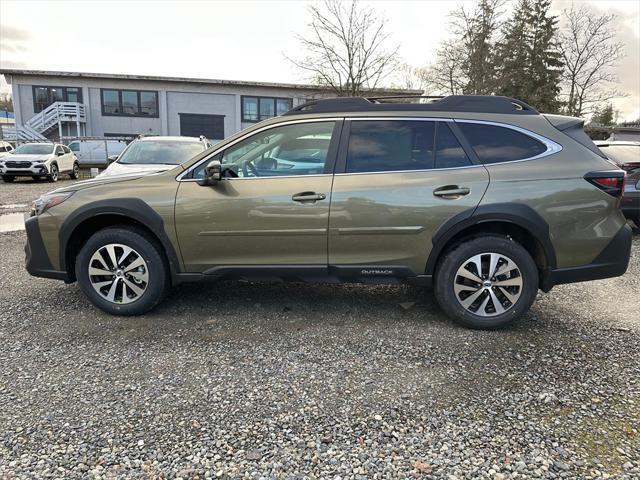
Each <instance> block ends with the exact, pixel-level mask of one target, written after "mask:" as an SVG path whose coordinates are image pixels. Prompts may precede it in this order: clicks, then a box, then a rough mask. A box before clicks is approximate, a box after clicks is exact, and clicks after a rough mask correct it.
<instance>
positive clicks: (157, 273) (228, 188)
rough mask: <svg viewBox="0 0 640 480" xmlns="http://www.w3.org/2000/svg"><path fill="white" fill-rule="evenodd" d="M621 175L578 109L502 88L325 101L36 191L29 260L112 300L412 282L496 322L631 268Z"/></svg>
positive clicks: (144, 306)
mask: <svg viewBox="0 0 640 480" xmlns="http://www.w3.org/2000/svg"><path fill="white" fill-rule="evenodd" d="M623 184H624V172H623V171H621V170H619V169H617V168H616V167H615V166H614V165H613V164H612V163H610V162H609V161H608V160H607V159H606V158H605V156H604V155H603V154H602V153H601V152H600V151H599V150H598V149H597V148H596V147H595V146H594V144H593V143H592V142H591V141H590V140H589V138H588V137H587V136H586V135H585V134H584V132H583V130H582V120H580V119H576V118H570V117H561V116H553V115H542V114H539V113H538V112H537V111H536V110H534V109H533V108H532V107H530V106H529V105H527V104H525V103H523V102H520V101H518V100H514V99H511V98H506V97H495V96H449V97H445V98H442V99H440V100H437V101H433V102H431V103H388V102H387V103H385V102H381V101H379V100H375V99H365V98H342V99H327V100H319V101H315V102H310V103H307V104H304V105H301V106H299V107H296V108H294V109H293V110H291V111H289V112H287V113H286V114H285V115H283V116H281V117H277V118H274V119H271V120H268V121H265V122H262V123H259V124H257V125H255V126H254V127H252V128H249V129H247V130H244V131H242V132H240V133H238V134H236V135H234V136H232V137H230V138H228V139H227V140H225V141H223V142H220V143H219V144H217V145H215V146H214V147H212V148H210V149H209V150H207V151H205V152H203V153H202V154H200V155H198V156H197V157H195V158H192V159H185V163H183V164H182V165H181V166H177V167H175V168H173V169H171V170H168V171H165V172H160V173H152V174H146V175H142V174H139V175H133V176H126V177H107V178H104V179H97V180H90V181H85V182H80V183H76V184H75V185H71V186H68V187H65V188H62V189H59V190H56V191H54V192H52V193H49V194H47V195H44V196H43V197H41V198H40V199H38V200H37V201H36V202H35V204H34V210H33V216H32V218H30V219H29V220H28V221H27V222H26V230H27V246H26V253H27V260H26V263H27V270H28V271H29V272H30V273H31V274H32V275H36V276H41V277H47V278H56V279H60V280H64V281H65V282H73V281H76V280H77V281H78V283H79V284H80V287H81V289H82V290H83V292H84V293H85V294H86V295H87V297H88V298H89V300H91V302H93V303H94V304H95V305H96V306H98V307H99V308H101V309H102V310H104V311H106V312H109V313H112V314H117V315H136V314H141V313H144V312H146V311H148V310H149V309H151V308H153V307H154V306H155V305H156V304H158V302H160V301H161V299H162V298H163V296H164V295H165V293H166V292H167V290H168V289H169V287H170V286H172V285H175V284H178V283H181V282H186V281H201V280H205V279H221V278H236V279H238V278H241V279H248V280H272V279H279V280H292V281H305V282H366V283H409V284H413V285H421V286H433V287H434V290H435V295H436V298H437V300H438V302H439V304H440V306H441V308H442V309H443V310H444V311H445V312H446V313H447V315H449V316H450V317H451V318H453V319H455V320H457V321H459V322H461V323H462V324H464V325H467V326H470V327H475V328H495V327H500V326H503V325H505V324H507V323H509V322H511V321H512V320H514V319H516V318H518V317H520V316H521V315H522V314H523V313H525V312H526V311H527V310H528V309H529V308H530V307H531V304H532V303H533V301H534V299H535V297H536V293H537V291H538V289H541V290H543V291H545V292H547V291H549V290H550V289H551V288H552V287H553V286H554V285H557V284H562V283H569V282H578V281H584V280H593V279H598V278H605V277H612V276H617V275H622V274H623V273H624V272H625V270H626V268H627V264H628V261H629V254H630V248H631V230H630V228H629V227H628V226H627V225H626V222H625V219H624V217H623V215H622V213H621V212H620V210H619V203H620V196H621V193H622V190H623Z"/></svg>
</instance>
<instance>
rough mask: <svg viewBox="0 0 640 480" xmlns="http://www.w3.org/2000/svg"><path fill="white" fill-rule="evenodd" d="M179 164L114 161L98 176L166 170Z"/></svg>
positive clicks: (143, 173)
mask: <svg viewBox="0 0 640 480" xmlns="http://www.w3.org/2000/svg"><path fill="white" fill-rule="evenodd" d="M177 166H178V165H164V164H152V165H140V164H130V165H129V164H124V163H118V162H114V163H112V164H111V165H109V166H108V167H107V169H106V170H105V171H104V172H102V173H101V174H100V175H98V176H97V177H96V178H105V177H112V176H114V175H131V174H142V175H145V174H149V173H153V172H166V171H167V170H171V169H172V168H176V167H177Z"/></svg>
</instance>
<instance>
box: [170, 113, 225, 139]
mask: <svg viewBox="0 0 640 480" xmlns="http://www.w3.org/2000/svg"><path fill="white" fill-rule="evenodd" d="M179 115H180V135H183V136H185V137H199V136H200V135H204V136H205V137H206V138H207V139H209V140H222V139H223V138H224V115H201V114H197V113H180V114H179Z"/></svg>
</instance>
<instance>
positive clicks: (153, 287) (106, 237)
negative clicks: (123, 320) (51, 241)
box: [75, 226, 170, 316]
mask: <svg viewBox="0 0 640 480" xmlns="http://www.w3.org/2000/svg"><path fill="white" fill-rule="evenodd" d="M110 246H113V256H115V258H116V263H119V267H118V268H114V265H113V264H112V261H111V259H112V258H113V256H112V255H111V254H110V252H109V250H110V249H111V247H110ZM125 249H132V251H131V252H128V253H127V255H125ZM140 260H142V262H140ZM120 262H122V263H120ZM134 264H135V265H134ZM90 267H92V270H91V271H92V272H93V273H94V274H96V273H99V272H104V271H109V272H112V273H109V274H108V275H90V273H89V268H90ZM100 267H102V268H100ZM97 269H99V270H97ZM127 269H131V270H127ZM75 271H76V278H77V279H78V283H79V285H80V288H81V289H82V291H83V292H84V294H85V295H86V296H87V297H88V298H89V300H90V301H91V303H93V304H94V305H95V306H96V307H98V308H100V309H101V310H103V311H105V312H107V313H110V314H112V315H122V316H130V315H141V314H143V313H146V312H148V311H149V310H151V309H152V308H154V307H155V306H156V305H157V304H158V303H159V302H160V301H161V300H162V298H163V297H164V295H165V293H166V291H167V290H168V288H169V285H170V279H169V268H168V266H167V263H166V261H165V259H164V256H163V254H162V250H161V247H160V246H159V245H158V243H157V242H156V241H155V240H154V239H153V238H152V237H151V236H150V235H149V234H148V233H147V232H145V231H144V230H141V229H138V228H135V227H128V226H121V227H109V228H105V229H103V230H99V231H98V232H96V233H95V234H93V236H92V237H91V238H89V240H88V241H87V242H86V243H85V244H84V246H83V247H82V249H81V250H80V252H79V253H78V256H77V257H76V265H75ZM126 272H129V273H126ZM145 274H146V281H145ZM138 282H139V283H138ZM114 283H116V284H117V285H116V286H115V287H114V286H113V284H114ZM131 285H133V287H132V286H131ZM140 291H142V292H140ZM112 293H113V295H111V294H112ZM110 296H111V297H112V299H110V298H109V297H110Z"/></svg>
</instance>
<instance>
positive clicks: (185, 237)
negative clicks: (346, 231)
mask: <svg viewBox="0 0 640 480" xmlns="http://www.w3.org/2000/svg"><path fill="white" fill-rule="evenodd" d="M340 128H341V122H340V121H335V120H326V121H314V122H297V123H291V124H287V125H281V126H274V127H271V128H266V129H264V130H261V131H259V132H258V133H254V134H252V135H250V136H248V137H246V138H244V139H243V140H241V141H239V142H236V143H235V144H232V145H231V146H230V147H228V148H226V149H225V150H224V151H222V152H218V153H216V155H215V157H210V158H208V159H207V160H205V161H203V162H202V163H201V164H199V165H198V166H197V167H196V168H195V169H193V170H192V171H191V172H190V173H189V174H188V175H187V178H184V179H182V180H181V182H180V186H179V188H178V192H177V197H176V207H175V223H176V232H177V235H178V240H179V244H180V250H181V253H182V258H183V260H184V263H185V267H186V270H187V271H188V272H208V273H212V274H214V273H216V270H220V269H229V268H231V269H233V268H245V269H250V268H252V267H256V268H259V267H265V266H269V265H277V266H286V265H289V266H293V267H304V266H311V267H325V268H326V265H327V228H328V222H329V204H330V201H331V182H332V178H333V175H332V172H333V167H334V159H335V151H336V149H337V148H336V145H335V143H336V142H337V140H338V137H339V130H340ZM213 158H215V159H219V160H220V162H221V163H222V168H223V179H222V180H221V181H219V182H218V183H217V184H216V185H214V186H202V185H200V184H199V183H198V180H199V179H202V178H203V170H204V167H205V166H206V164H207V163H208V162H209V161H210V160H212V159H213Z"/></svg>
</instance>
